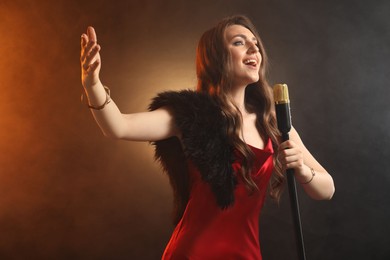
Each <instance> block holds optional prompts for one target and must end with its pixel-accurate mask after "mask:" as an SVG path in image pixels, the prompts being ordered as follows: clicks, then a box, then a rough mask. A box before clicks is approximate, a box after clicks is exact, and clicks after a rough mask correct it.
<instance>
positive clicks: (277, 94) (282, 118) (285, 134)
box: [273, 84, 306, 260]
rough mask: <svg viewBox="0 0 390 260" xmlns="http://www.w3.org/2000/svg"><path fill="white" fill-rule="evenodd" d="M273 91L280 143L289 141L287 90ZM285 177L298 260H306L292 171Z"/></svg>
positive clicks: (283, 86)
mask: <svg viewBox="0 0 390 260" xmlns="http://www.w3.org/2000/svg"><path fill="white" fill-rule="evenodd" d="M273 91H274V100H275V112H276V120H277V122H278V129H279V131H280V133H281V135H282V141H283V142H284V141H287V140H288V139H289V132H290V130H291V110H290V99H289V96H288V88H287V85H286V84H276V85H274V87H273ZM286 176H287V184H288V191H289V197H290V205H291V213H292V218H293V222H294V228H295V236H296V243H297V254H298V259H300V260H306V255H305V245H304V241H303V232H302V224H301V216H300V214H299V203H298V194H297V188H296V182H295V178H294V170H293V169H287V170H286Z"/></svg>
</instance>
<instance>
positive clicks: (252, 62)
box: [244, 59, 256, 65]
mask: <svg viewBox="0 0 390 260" xmlns="http://www.w3.org/2000/svg"><path fill="white" fill-rule="evenodd" d="M244 64H246V65H248V64H253V65H256V60H255V59H249V60H244Z"/></svg>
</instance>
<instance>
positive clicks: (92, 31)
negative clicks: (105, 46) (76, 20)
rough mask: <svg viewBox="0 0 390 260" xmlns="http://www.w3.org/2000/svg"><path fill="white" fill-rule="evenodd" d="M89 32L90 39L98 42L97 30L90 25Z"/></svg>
mask: <svg viewBox="0 0 390 260" xmlns="http://www.w3.org/2000/svg"><path fill="white" fill-rule="evenodd" d="M87 34H88V38H89V40H90V41H93V42H97V36H96V32H95V29H94V28H93V27H92V26H88V28H87Z"/></svg>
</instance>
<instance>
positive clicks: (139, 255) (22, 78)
mask: <svg viewBox="0 0 390 260" xmlns="http://www.w3.org/2000/svg"><path fill="white" fill-rule="evenodd" d="M389 12H390V2H388V1H385V0H383V1H364V0H360V1H325V0H322V1H303V0H295V1H282V0H273V1H271V0H263V1H261V0H258V1H250V0H241V1H232V0H228V1H222V0H220V1H205V0H201V1H179V0H176V1H173V0H171V1H169V0H168V1H151V0H144V1H124V0H122V1H101V0H96V1H76V0H73V1H66V0H60V1H28V0H26V1H11V0H9V1H7V0H5V1H4V0H2V1H0V89H1V94H0V126H1V127H0V149H1V150H0V259H159V257H160V256H161V253H162V252H163V250H164V247H165V245H166V243H167V241H168V239H169V237H170V233H171V231H172V225H171V220H170V216H171V200H172V198H171V191H170V188H169V185H168V181H167V178H166V176H164V174H162V171H161V169H160V167H159V165H158V164H157V163H155V162H154V159H153V149H152V147H151V146H150V145H149V144H148V143H129V142H123V141H113V140H110V139H106V138H104V137H103V136H102V134H101V133H100V130H99V129H98V128H97V126H96V124H95V123H94V120H93V118H92V116H91V115H90V112H89V111H88V109H87V108H86V106H85V105H84V104H81V103H80V100H79V99H80V93H81V84H80V69H79V50H80V47H79V43H80V35H81V33H82V32H84V31H85V29H86V27H87V26H88V25H93V26H95V28H96V30H97V33H98V39H99V42H100V44H101V45H102V51H101V54H102V59H103V67H102V73H101V78H102V81H103V82H104V83H105V84H106V85H108V86H110V88H111V91H112V97H113V99H114V100H115V101H116V103H117V104H118V106H119V107H120V109H121V110H122V112H126V113H130V112H138V111H145V110H146V108H147V105H148V103H149V102H150V99H151V98H152V97H153V96H154V95H155V94H156V93H157V92H160V91H163V90H176V89H183V88H193V87H194V86H195V84H196V77H195V66H194V60H195V47H196V44H197V41H198V39H199V37H200V35H201V33H202V32H203V31H205V30H206V29H208V28H209V27H211V26H212V25H214V24H215V23H216V22H217V21H218V20H220V19H221V18H223V17H225V16H227V15H231V14H236V13H242V14H246V15H248V16H249V17H251V18H252V20H253V22H254V23H255V25H256V27H257V28H258V30H259V32H260V35H261V36H262V38H263V41H264V44H265V47H266V49H267V50H268V54H269V56H270V61H271V68H270V72H269V77H270V83H271V84H274V83H279V82H284V83H287V84H288V85H289V90H290V96H291V106H292V113H293V124H294V126H295V128H296V129H297V130H298V131H299V133H300V135H301V137H302V139H303V140H304V142H305V144H306V146H307V147H308V148H309V149H310V150H311V152H312V153H313V154H314V155H315V156H316V158H317V159H318V160H319V161H320V162H321V163H322V164H323V165H324V166H325V167H326V168H327V170H328V171H329V172H330V173H331V174H332V176H333V178H334V181H335V184H336V193H335V195H334V197H333V199H332V200H331V201H320V202H318V201H313V200H311V199H309V198H308V197H307V196H306V195H305V194H304V193H302V190H301V189H299V198H300V208H301V214H302V222H303V229H304V236H305V241H306V248H307V249H306V251H307V258H308V259H310V260H313V259H337V260H338V259H355V260H356V259H390V249H389V246H388V244H389V242H390V239H389V238H388V234H389V232H390V225H389V222H388V221H389V218H390V209H389V206H388V205H389V201H390V196H389V192H388V191H387V190H388V186H389V184H390V174H389V172H388V171H389V169H390V163H389V157H390V156H389V155H390V148H389V147H390V134H389V131H388V128H389V127H390V105H389V94H390V91H389V89H388V88H389V86H388V82H389V58H390V53H389V46H390V35H389V34H390V19H389ZM227 228H228V227H227ZM260 233H261V244H262V252H263V257H264V259H266V260H268V259H295V257H294V256H295V247H294V246H295V244H294V236H293V233H292V226H291V216H290V211H289V204H288V196H287V193H285V196H284V197H283V199H282V202H281V204H280V206H277V205H276V204H274V203H273V202H272V201H270V200H268V201H267V202H266V205H265V208H264V210H263V214H262V217H261V232H260ZM211 246H212V245H211Z"/></svg>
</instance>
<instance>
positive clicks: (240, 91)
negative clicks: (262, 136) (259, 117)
mask: <svg viewBox="0 0 390 260" xmlns="http://www.w3.org/2000/svg"><path fill="white" fill-rule="evenodd" d="M230 94H231V97H232V99H233V102H234V105H236V106H237V108H238V109H239V110H240V112H241V114H242V115H243V116H244V115H246V114H248V112H247V111H246V109H245V87H236V88H232V91H231V93H230Z"/></svg>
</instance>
